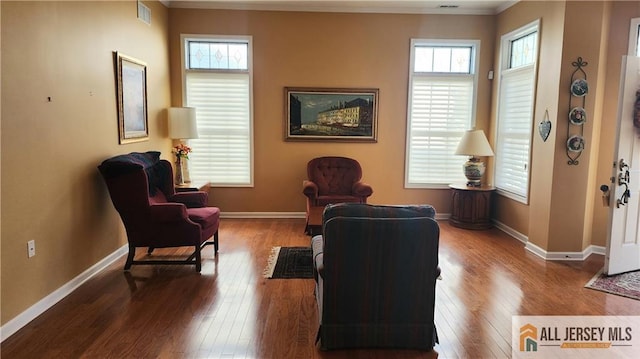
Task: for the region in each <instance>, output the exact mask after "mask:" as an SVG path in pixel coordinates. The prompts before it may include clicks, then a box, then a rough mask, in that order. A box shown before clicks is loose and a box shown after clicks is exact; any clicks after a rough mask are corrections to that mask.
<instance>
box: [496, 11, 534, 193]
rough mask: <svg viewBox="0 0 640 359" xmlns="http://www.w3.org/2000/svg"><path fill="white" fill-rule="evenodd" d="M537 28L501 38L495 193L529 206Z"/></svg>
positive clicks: (522, 29) (517, 31) (531, 25)
mask: <svg viewBox="0 0 640 359" xmlns="http://www.w3.org/2000/svg"><path fill="white" fill-rule="evenodd" d="M538 28H539V22H538V21H535V22H533V23H531V24H529V25H527V26H525V27H523V28H521V29H518V30H516V31H514V32H511V33H509V34H506V35H504V36H502V42H501V67H500V83H499V90H498V91H499V94H498V112H497V113H498V115H497V116H498V119H497V121H496V122H497V134H496V151H495V152H496V155H495V185H496V188H497V189H498V192H499V193H501V194H503V195H505V196H507V197H510V198H512V199H515V200H517V201H519V202H523V203H528V198H529V178H530V167H531V166H530V161H531V136H532V126H533V108H534V102H535V95H534V94H535V84H536V66H537V57H538Z"/></svg>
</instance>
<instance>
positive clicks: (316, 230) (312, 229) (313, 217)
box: [305, 207, 324, 237]
mask: <svg viewBox="0 0 640 359" xmlns="http://www.w3.org/2000/svg"><path fill="white" fill-rule="evenodd" d="M323 212H324V207H311V208H309V213H307V228H305V233H307V234H308V235H310V236H312V237H313V236H315V235H316V234H322V213H323Z"/></svg>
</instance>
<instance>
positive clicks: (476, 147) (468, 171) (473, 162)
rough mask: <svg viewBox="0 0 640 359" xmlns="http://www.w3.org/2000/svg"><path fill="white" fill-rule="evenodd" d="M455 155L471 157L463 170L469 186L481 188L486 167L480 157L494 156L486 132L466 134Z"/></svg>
mask: <svg viewBox="0 0 640 359" xmlns="http://www.w3.org/2000/svg"><path fill="white" fill-rule="evenodd" d="M454 154H456V155H465V156H471V157H469V160H468V161H467V162H466V163H465V164H464V165H463V166H462V169H463V170H464V175H465V176H466V177H467V180H468V182H467V186H469V187H480V185H481V180H482V176H483V175H484V170H485V165H484V162H482V160H480V159H479V158H478V157H486V156H493V150H491V146H490V145H489V141H487V137H486V136H485V135H484V132H483V131H482V130H468V131H467V132H465V133H464V135H463V136H462V139H461V140H460V143H459V144H458V148H457V149H456V152H455V153H454Z"/></svg>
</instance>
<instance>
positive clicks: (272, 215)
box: [220, 212, 307, 219]
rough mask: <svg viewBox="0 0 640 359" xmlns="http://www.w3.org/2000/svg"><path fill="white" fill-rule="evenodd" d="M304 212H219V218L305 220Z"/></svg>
mask: <svg viewBox="0 0 640 359" xmlns="http://www.w3.org/2000/svg"><path fill="white" fill-rule="evenodd" d="M306 216H307V215H306V213H305V212H220V218H282V219H284V218H306Z"/></svg>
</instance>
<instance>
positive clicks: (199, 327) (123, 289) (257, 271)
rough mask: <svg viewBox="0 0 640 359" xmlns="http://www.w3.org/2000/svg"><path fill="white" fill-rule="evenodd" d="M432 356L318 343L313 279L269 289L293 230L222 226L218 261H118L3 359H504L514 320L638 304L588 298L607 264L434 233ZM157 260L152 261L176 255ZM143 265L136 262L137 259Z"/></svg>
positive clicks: (287, 226)
mask: <svg viewBox="0 0 640 359" xmlns="http://www.w3.org/2000/svg"><path fill="white" fill-rule="evenodd" d="M440 227H441V237H440V267H441V268H442V277H443V280H442V281H439V282H438V284H437V286H438V287H437V292H436V298H437V299H436V314H435V315H436V326H437V328H438V333H439V336H440V344H439V345H436V347H435V349H434V351H432V352H419V351H407V350H397V351H396V350H394V351H392V350H345V351H331V352H322V351H319V350H318V349H317V347H316V346H315V344H314V341H315V337H316V330H317V309H316V305H315V300H314V296H313V290H314V288H313V287H314V283H313V280H309V279H290V280H277V279H274V280H267V279H264V278H263V277H262V271H263V269H264V267H265V264H266V262H267V258H268V256H269V253H270V249H271V247H272V246H302V245H307V244H308V243H309V237H308V236H306V235H305V234H304V233H303V229H304V221H303V220H301V219H223V220H222V223H221V229H220V252H219V254H218V256H217V257H215V258H214V256H213V248H212V247H207V248H206V249H205V250H204V253H203V258H204V262H203V266H202V273H200V274H198V273H196V272H195V270H194V268H193V266H188V267H186V266H134V267H133V268H132V270H131V271H130V272H124V271H123V265H124V257H123V258H122V259H120V260H118V261H117V262H116V263H114V264H113V265H111V266H110V267H108V268H107V269H106V270H104V271H102V272H101V273H99V274H98V275H96V276H95V277H94V278H92V279H90V280H89V281H88V282H87V283H85V284H84V285H82V286H81V287H80V288H79V289H77V290H76V291H75V292H74V293H72V294H70V295H69V296H68V297H66V298H65V299H64V300H62V301H61V302H60V303H58V304H57V305H55V306H54V307H53V308H51V309H50V310H48V311H47V312H45V313H44V314H43V315H41V316H40V317H38V318H37V319H35V320H34V321H32V322H31V323H29V324H28V325H27V326H25V327H24V328H22V329H21V330H20V331H18V332H17V333H16V334H14V335H13V336H11V337H10V338H8V339H7V340H5V342H3V343H2V345H1V355H2V358H436V357H440V358H506V357H511V316H512V315H551V314H554V315H631V314H636V315H637V314H638V313H640V301H636V300H632V299H628V298H623V297H619V296H615V295H610V294H605V293H602V292H598V291H595V290H591V289H586V288H584V287H583V286H584V284H585V283H586V282H587V281H588V280H589V279H590V278H591V277H592V276H593V275H594V274H595V273H596V272H597V271H598V270H599V269H600V268H602V266H603V262H604V260H603V257H602V256H598V255H592V256H591V257H589V258H588V259H587V260H586V261H584V262H546V261H544V260H542V259H540V258H538V257H536V256H535V255H533V254H531V253H529V252H527V251H526V250H525V249H524V246H523V244H522V243H520V242H518V241H517V240H515V239H513V238H511V237H509V236H508V235H506V234H504V233H502V232H501V231H499V230H496V229H491V230H487V231H468V230H462V229H458V228H454V227H452V226H450V225H449V223H447V222H446V221H442V222H440ZM175 253H177V252H176V251H175V250H156V252H154V255H173V254H175ZM139 255H144V253H143V251H140V253H139Z"/></svg>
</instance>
